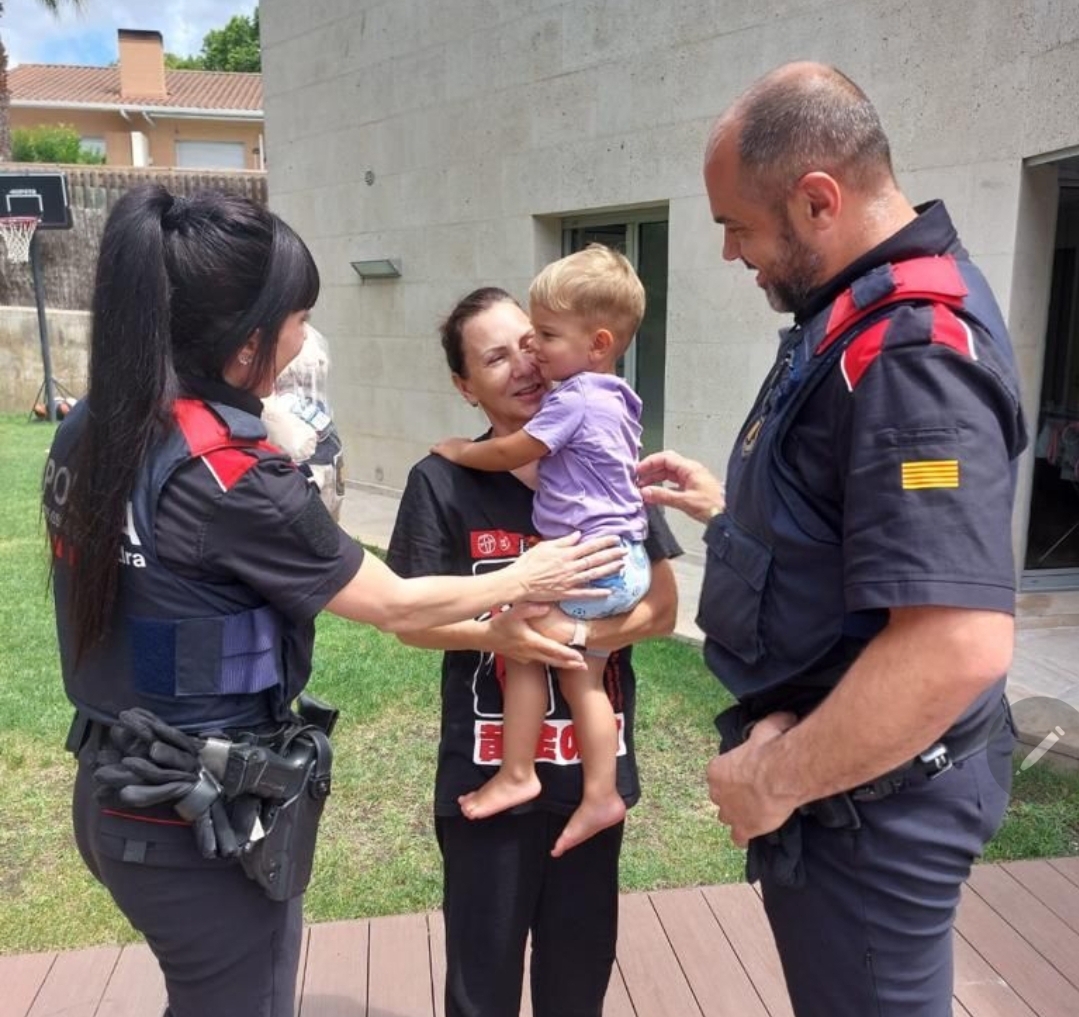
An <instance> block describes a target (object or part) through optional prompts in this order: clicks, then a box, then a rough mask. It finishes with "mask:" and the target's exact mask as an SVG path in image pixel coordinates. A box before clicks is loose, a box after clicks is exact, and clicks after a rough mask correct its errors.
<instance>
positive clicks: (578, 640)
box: [566, 618, 588, 653]
mask: <svg viewBox="0 0 1079 1017" xmlns="http://www.w3.org/2000/svg"><path fill="white" fill-rule="evenodd" d="M566 645H567V646H569V648H570V649H571V650H576V651H577V652H578V653H584V651H585V650H586V649H588V622H586V621H583V620H582V619H580V618H576V619H574V622H573V635H572V636H570V637H569V643H567V644H566Z"/></svg>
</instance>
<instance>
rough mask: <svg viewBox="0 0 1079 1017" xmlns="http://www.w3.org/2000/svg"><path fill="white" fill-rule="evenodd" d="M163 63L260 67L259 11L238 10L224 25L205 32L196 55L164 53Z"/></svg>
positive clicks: (179, 66)
mask: <svg viewBox="0 0 1079 1017" xmlns="http://www.w3.org/2000/svg"><path fill="white" fill-rule="evenodd" d="M165 66H166V67H170V68H173V69H174V70H181V71H260V70H262V51H261V49H260V48H259V12H258V8H257V7H256V8H255V12H254V14H252V15H251V17H247V16H246V15H243V14H237V15H236V16H235V17H234V18H232V19H231V20H230V21H229V23H228V24H227V25H225V27H224V28H215V29H212V30H211V31H209V32H207V33H206V35H205V36H203V39H202V52H201V53H199V55H198V56H191V57H181V56H176V54H175V53H166V54H165Z"/></svg>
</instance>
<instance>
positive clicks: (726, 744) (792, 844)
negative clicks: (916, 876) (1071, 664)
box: [715, 697, 1008, 886]
mask: <svg viewBox="0 0 1079 1017" xmlns="http://www.w3.org/2000/svg"><path fill="white" fill-rule="evenodd" d="M1001 709H1002V710H1003V711H1004V713H1005V715H1006V714H1007V710H1008V705H1007V700H1006V699H1004V698H1003V697H1002V699H1001ZM998 717H999V714H997V713H994V714H992V715H991V717H990V718H989V719H988V720H987V721H986V722H984V723H982V724H979V725H978V726H977V727H975V728H973V729H972V730H971V731H969V732H967V733H966V734H965V735H963V736H961V737H959V738H952V739H950V740H949V741H948V742H947V743H946V742H943V741H941V742H936V743H934V744H933V745H931V746H930V747H929V748H928V749H926V750H925V751H924V752H921V753H919V754H918V755H917V756H915V757H914V758H913V759H911V760H909V761H908V762H906V763H904V764H903V765H902V766H898V767H896V768H895V769H894V770H889V771H888V772H887V773H885V774H882V775H881V776H880V777H877V778H876V779H875V780H872V781H869V782H868V783H866V784H860V785H858V786H857V787H854V788H851V789H850V790H849V791H842V792H840V793H838V794H834V795H829V796H827V797H826V798H818V799H816V800H815V801H812V802H807V803H806V804H805V805H802V806H800V807H799V808H798V810H797V812H795V813H794V814H793V815H792V816H791V817H790V818H789V819H788V820H787V822H786V823H784V824H783V826H781V827H780V828H779V829H778V830H776V831H774V832H772V833H769V834H765V835H764V836H762V837H754V838H753V839H752V840H750V842H749V850H748V853H747V855H746V880H747V881H748V882H750V883H755V882H756V881H757V880H758V879H759V878H760V877H761V875H762V874H764V873H765V872H768V873H769V874H770V875H771V876H772V877H773V878H775V879H776V880H777V881H778V882H780V883H782V884H784V885H789V886H800V885H801V884H802V881H803V879H804V872H803V870H802V862H801V856H802V840H801V838H802V834H801V825H800V824H801V818H802V817H809V818H812V819H813V820H814V821H816V822H817V823H819V824H820V825H821V826H823V827H825V828H826V829H829V830H859V829H861V826H862V820H861V816H860V815H859V814H858V808H857V806H858V805H865V804H867V803H870V802H879V801H883V800H884V799H885V798H890V797H892V795H895V794H899V793H900V792H901V791H903V790H905V789H906V788H908V787H912V786H914V785H916V784H920V783H923V782H926V781H933V780H936V779H937V778H938V777H940V776H942V775H943V774H945V773H947V772H948V771H949V770H951V769H952V768H953V767H954V766H956V765H957V764H958V763H962V762H963V761H964V760H966V759H969V758H970V757H971V756H974V755H976V754H977V753H978V752H980V751H981V750H982V749H984V748H985V747H986V745H988V743H989V740H990V738H991V737H992V735H993V733H994V731H995V730H996V725H997V720H998ZM759 718H760V715H759V714H754V715H753V716H752V717H751V716H750V712H749V711H748V710H747V709H746V707H745V706H743V705H742V704H736V705H735V706H732V707H730V708H729V709H727V710H724V711H723V712H722V713H721V714H719V716H717V717H716V720H715V724H716V729H717V730H718V731H719V734H720V747H719V751H720V753H723V752H728V751H730V750H731V749H734V748H737V747H738V746H739V745H741V744H742V743H743V742H744V741H745V740H746V739H747V738H748V737H749V733H750V731H751V730H752V728H753V724H754V723H755V722H756V720H758V719H759Z"/></svg>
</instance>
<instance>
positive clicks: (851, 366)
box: [839, 318, 891, 392]
mask: <svg viewBox="0 0 1079 1017" xmlns="http://www.w3.org/2000/svg"><path fill="white" fill-rule="evenodd" d="M890 324H891V321H889V320H888V319H887V318H885V319H884V320H883V321H877V322H874V323H873V324H872V325H870V326H869V328H867V329H866V330H865V331H864V332H863V333H862V334H861V335H860V336H858V337H857V338H855V339H854V341H853V342H852V343H851V344H850V345H849V346H848V347H847V348H846V349H845V350H844V351H843V356H841V357H840V358H839V370H840V371H842V372H843V380H844V381H845V382H846V383H847V390H848V391H849V392H853V391H854V389H855V387H856V386H857V384H858V382H859V381H861V380H862V375H864V374H865V372H866V371H868V370H869V367H870V365H871V364H872V363H873V361H874V360H876V359H877V357H879V356H880V351H881V350H882V349H883V348H884V336H885V334H886V333H887V331H888V326H889V325H890Z"/></svg>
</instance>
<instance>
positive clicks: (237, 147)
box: [176, 141, 247, 170]
mask: <svg viewBox="0 0 1079 1017" xmlns="http://www.w3.org/2000/svg"><path fill="white" fill-rule="evenodd" d="M176 165H177V166H179V167H181V168H182V169H233V170H241V169H247V147H246V146H245V145H244V143H243V142H242V141H177V142H176Z"/></svg>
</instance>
